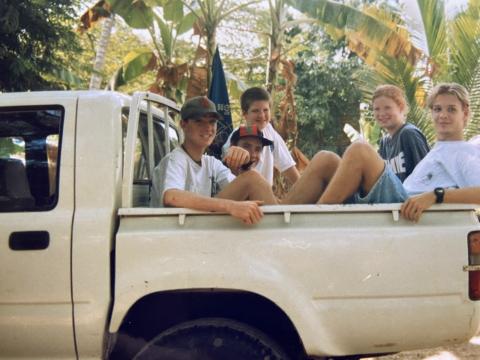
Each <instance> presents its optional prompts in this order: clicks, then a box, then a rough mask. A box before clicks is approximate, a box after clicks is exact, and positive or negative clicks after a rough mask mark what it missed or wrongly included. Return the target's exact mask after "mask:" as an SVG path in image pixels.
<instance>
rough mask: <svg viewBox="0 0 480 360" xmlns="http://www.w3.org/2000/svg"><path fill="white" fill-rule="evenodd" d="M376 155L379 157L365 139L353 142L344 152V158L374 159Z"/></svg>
mask: <svg viewBox="0 0 480 360" xmlns="http://www.w3.org/2000/svg"><path fill="white" fill-rule="evenodd" d="M375 157H378V154H377V152H376V151H375V149H374V148H373V147H372V146H371V145H370V144H368V143H366V142H363V141H357V142H354V143H353V144H351V145H350V146H349V147H348V148H347V150H345V153H344V154H343V160H347V161H348V160H355V161H360V162H364V161H373V159H374V158H375Z"/></svg>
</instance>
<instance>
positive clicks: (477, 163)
mask: <svg viewBox="0 0 480 360" xmlns="http://www.w3.org/2000/svg"><path fill="white" fill-rule="evenodd" d="M457 161H458V163H459V164H461V172H462V173H461V176H462V179H460V180H459V181H458V182H459V185H461V187H469V186H480V151H476V152H474V153H470V154H463V155H462V158H461V159H457Z"/></svg>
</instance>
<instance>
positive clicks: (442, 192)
mask: <svg viewBox="0 0 480 360" xmlns="http://www.w3.org/2000/svg"><path fill="white" fill-rule="evenodd" d="M433 193H434V194H435V197H436V198H437V199H436V200H435V202H436V203H437V204H441V203H443V197H444V196H445V189H444V188H442V187H437V188H435V190H433Z"/></svg>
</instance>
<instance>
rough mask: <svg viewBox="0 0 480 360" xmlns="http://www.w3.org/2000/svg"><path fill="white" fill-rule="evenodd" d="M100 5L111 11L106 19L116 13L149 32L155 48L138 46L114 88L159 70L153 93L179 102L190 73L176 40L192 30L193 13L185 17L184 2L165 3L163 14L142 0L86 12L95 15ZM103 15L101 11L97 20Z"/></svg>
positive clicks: (119, 0)
mask: <svg viewBox="0 0 480 360" xmlns="http://www.w3.org/2000/svg"><path fill="white" fill-rule="evenodd" d="M99 5H102V7H101V9H104V10H105V9H106V10H108V12H107V16H109V15H110V14H111V13H114V14H117V15H118V16H120V17H122V18H123V20H125V22H126V23H127V24H128V25H129V26H130V27H132V28H136V29H146V30H148V32H149V34H150V36H151V39H152V44H153V48H150V47H148V46H139V48H137V49H134V50H132V51H131V52H130V53H129V54H127V56H126V57H125V59H124V63H123V65H122V67H121V68H120V69H119V70H118V71H117V73H116V76H115V81H114V83H115V85H116V86H119V85H122V84H124V83H126V82H128V81H130V80H133V79H135V78H136V77H138V76H139V75H141V74H143V73H145V72H146V71H151V70H156V82H155V83H154V84H151V86H150V90H151V91H154V92H157V93H161V94H163V95H165V96H167V97H169V98H172V99H176V98H177V99H179V97H181V92H180V91H178V90H179V88H181V84H180V83H181V81H182V80H183V79H184V78H185V77H186V75H187V73H188V64H187V62H186V61H183V59H182V58H180V57H177V54H176V45H177V39H178V37H179V36H180V35H181V34H184V33H185V32H187V31H189V30H191V29H192V27H193V23H194V21H195V19H196V17H195V16H194V15H193V14H192V13H188V14H184V11H183V3H182V1H181V0H172V1H168V2H165V3H164V5H163V6H162V9H161V10H162V11H161V12H158V11H157V9H156V8H155V7H150V6H149V5H148V4H147V2H146V1H142V0H135V1H133V0H102V1H100V2H99V3H97V4H96V5H95V6H94V7H92V8H91V9H89V10H87V13H89V12H90V13H92V14H96V12H95V10H98V9H100V7H99ZM101 15H102V12H100V14H99V15H97V17H99V16H101ZM103 15H104V16H105V14H103ZM84 23H85V22H84ZM92 24H93V22H89V23H88V24H87V26H84V27H85V28H86V29H88V28H91V26H92ZM184 86H185V85H184ZM179 100H180V99H179Z"/></svg>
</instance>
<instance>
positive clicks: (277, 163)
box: [222, 124, 295, 185]
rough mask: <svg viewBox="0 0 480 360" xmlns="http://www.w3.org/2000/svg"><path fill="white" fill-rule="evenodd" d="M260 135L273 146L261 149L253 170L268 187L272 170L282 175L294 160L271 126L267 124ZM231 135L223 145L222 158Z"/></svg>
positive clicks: (271, 183) (271, 177)
mask: <svg viewBox="0 0 480 360" xmlns="http://www.w3.org/2000/svg"><path fill="white" fill-rule="evenodd" d="M235 130H237V129H235ZM262 133H263V136H264V137H265V138H266V139H269V140H271V141H273V146H264V147H263V151H262V154H261V156H260V160H259V162H258V164H257V166H255V170H257V171H258V172H259V173H260V174H262V176H263V177H264V178H265V179H266V180H267V181H268V182H269V184H270V185H273V168H274V167H275V168H277V169H278V171H280V172H281V173H282V172H284V171H285V170H287V169H289V168H291V167H292V166H295V160H293V158H292V155H291V154H290V152H289V151H288V148H287V144H285V141H284V140H283V139H282V137H281V136H280V134H279V133H278V132H277V131H276V130H275V129H274V128H273V126H272V124H268V125H267V126H266V127H265V129H263V130H262ZM232 134H233V132H232ZM232 134H230V136H229V137H228V139H227V141H226V142H225V144H224V145H223V148H222V152H223V156H225V155H226V154H227V152H228V149H229V148H230V138H231V137H232Z"/></svg>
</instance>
